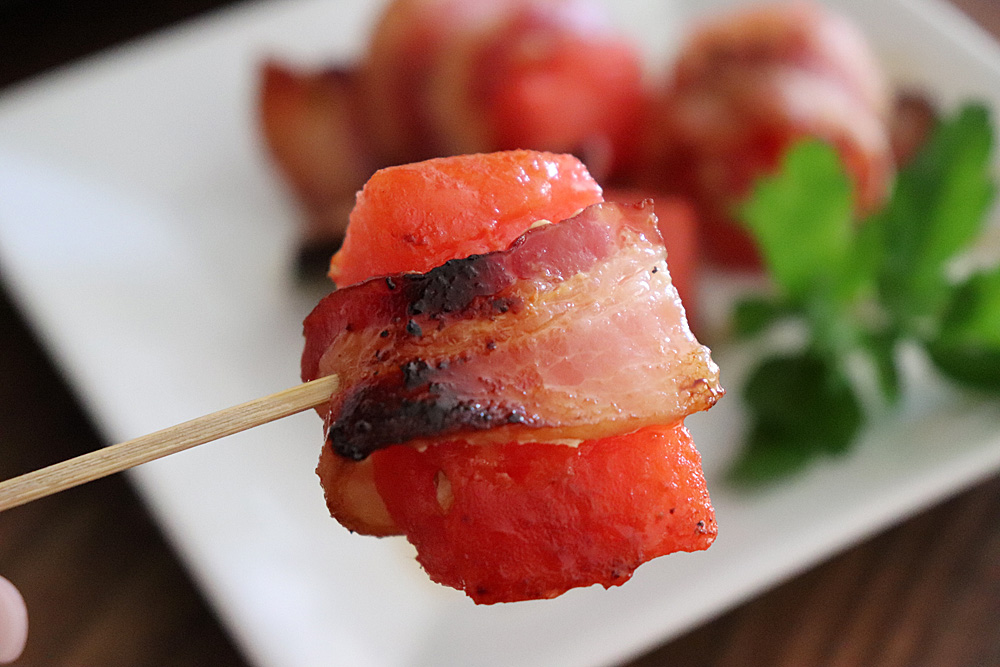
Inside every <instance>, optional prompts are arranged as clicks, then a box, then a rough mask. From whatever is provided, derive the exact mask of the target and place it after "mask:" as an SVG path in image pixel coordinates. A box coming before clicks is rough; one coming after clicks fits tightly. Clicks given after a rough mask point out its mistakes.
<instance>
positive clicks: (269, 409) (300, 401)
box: [0, 375, 340, 512]
mask: <svg viewBox="0 0 1000 667" xmlns="http://www.w3.org/2000/svg"><path fill="white" fill-rule="evenodd" d="M339 384H340V383H339V381H338V378H337V376H336V375H328V376H326V377H322V378H319V379H318V380H313V381H312V382H306V383H305V384H300V385H298V386H296V387H292V388H291V389H285V390H284V391H279V392H278V393H276V394H271V395H270V396H264V397H263V398H257V399H254V400H252V401H247V402H246V403H241V404H240V405H235V406H233V407H230V408H226V409H224V410H219V411H218V412H213V413H212V414H209V415H204V416H202V417H197V418H196V419H192V420H190V421H186V422H184V423H182V424H177V425H176V426H171V427H169V428H165V429H163V430H161V431H156V432H155V433H150V434H148V435H143V436H140V437H138V438H135V439H133V440H128V441H126V442H121V443H118V444H117V445H111V446H110V447H104V448H102V449H98V450H95V451H92V452H88V453H86V454H82V455H80V456H77V457H75V458H72V459H68V460H66V461H62V462H60V463H56V464H53V465H50V466H48V467H46V468H42V469H40V470H35V471H34V472H29V473H26V474H24V475H20V476H19V477H14V478H11V479H8V480H6V481H4V482H0V512H2V511H3V510H7V509H11V508H12V507H17V506H18V505H24V504H25V503H29V502H31V501H32V500H38V499H39V498H44V497H45V496H48V495H52V494H53V493H58V492H59V491H65V490H66V489H69V488H72V487H74V486H78V485H80V484H84V483H86V482H91V481H93V480H95V479H100V478H101V477H105V476H106V475H111V474H113V473H116V472H121V471H122V470H125V469H127V468H131V467H133V466H137V465H139V464H140V463H146V462H148V461H153V460H154V459H158V458H161V457H163V456H167V455H168V454H175V453H177V452H181V451H184V450H185V449H188V448H190V447H194V446H195V445H202V444H205V443H206V442H211V441H213V440H218V439H219V438H223V437H225V436H227V435H232V434H234V433H239V432H240V431H245V430H247V429H250V428H253V427H255V426H260V425H262V424H266V423H268V422H272V421H275V420H276V419H281V418H282V417H288V416H291V415H294V414H296V413H299V412H303V411H305V410H308V409H309V408H313V407H316V406H318V405H322V404H323V403H325V402H326V401H328V400H330V396H331V395H333V393H334V392H336V391H337V389H338V387H339Z"/></svg>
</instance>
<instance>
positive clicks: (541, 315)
mask: <svg viewBox="0 0 1000 667" xmlns="http://www.w3.org/2000/svg"><path fill="white" fill-rule="evenodd" d="M332 267H333V268H332V272H331V273H332V275H333V277H334V278H335V279H336V280H338V282H339V284H342V285H348V286H346V287H341V288H340V289H338V290H336V291H334V292H333V293H331V294H330V295H329V296H327V297H326V298H325V299H323V300H322V301H321V302H320V303H319V304H318V305H317V307H316V308H315V310H314V311H313V312H312V313H311V314H310V315H309V316H308V318H307V319H306V321H305V325H304V330H305V339H306V342H305V350H304V353H303V357H302V377H303V380H306V381H308V380H312V379H315V378H318V377H321V376H325V375H330V374H336V375H338V376H339V377H340V380H341V390H340V391H338V392H337V393H336V394H335V396H334V397H332V398H331V400H330V402H329V404H328V405H326V406H324V407H323V408H322V409H321V410H320V412H321V414H322V416H323V418H324V421H325V425H326V443H325V445H324V447H323V451H322V455H321V457H320V463H319V468H318V473H319V476H320V479H321V483H322V485H323V488H324V490H325V494H326V500H327V504H328V506H329V509H330V511H331V513H332V515H333V516H334V517H335V518H336V519H337V520H338V521H340V522H341V523H342V524H343V525H344V526H346V527H347V528H349V529H350V530H352V531H356V532H360V533H364V534H370V535H379V536H385V535H397V534H403V535H406V537H407V539H409V541H410V542H411V543H413V545H414V546H415V547H416V549H417V559H418V560H419V562H420V563H421V565H422V566H423V567H424V569H425V570H426V571H427V573H428V574H429V575H430V577H431V578H432V579H433V580H435V581H437V582H439V583H442V584H445V585H448V586H452V587H455V588H458V589H461V590H464V591H465V592H466V593H467V594H468V595H469V596H470V597H471V598H472V599H473V600H474V601H476V602H478V603H495V602H509V601H516V600H527V599H537V598H548V597H554V596H556V595H559V594H561V593H563V592H565V591H567V590H569V589H570V588H573V587H578V586H589V585H592V584H602V585H604V586H606V587H608V586H612V585H619V584H621V583H623V582H625V581H626V580H627V579H628V578H629V577H630V576H631V575H632V572H633V571H634V570H635V568H636V567H638V566H639V565H641V564H642V563H644V562H646V561H648V560H650V559H652V558H655V557H657V556H661V555H664V554H668V553H672V552H675V551H695V550H700V549H705V548H707V547H708V546H709V545H710V544H711V543H712V541H713V539H714V537H715V534H716V523H715V518H714V513H713V509H712V505H711V501H710V499H709V496H708V493H707V490H706V487H705V480H704V477H703V475H702V471H701V464H700V457H699V455H698V452H697V451H696V450H695V448H694V445H693V443H692V441H691V437H690V434H689V433H688V431H687V430H686V429H685V427H684V425H683V420H684V418H685V417H686V416H687V415H689V414H691V413H693V412H695V411H698V410H705V409H707V408H709V407H711V406H712V405H713V404H714V403H715V402H716V401H717V400H718V398H719V397H720V396H721V395H722V393H723V390H722V388H721V387H720V385H719V382H718V368H717V367H716V365H715V364H714V363H713V362H712V360H711V358H710V356H709V351H708V349H707V348H705V347H704V346H702V345H700V344H699V343H698V341H697V340H695V338H694V336H693V335H692V334H691V332H690V330H689V329H688V325H687V321H686V318H685V314H684V309H683V306H682V305H681V302H680V299H679V298H678V296H677V292H676V290H675V288H674V286H673V284H672V282H671V278H670V273H669V271H668V270H667V264H666V252H665V250H664V246H663V242H662V239H661V237H660V234H659V231H658V230H657V224H656V216H655V214H654V213H653V210H652V205H651V203H650V202H645V203H640V204H637V205H622V204H614V203H608V202H603V201H602V197H601V191H600V188H599V187H598V186H597V184H596V183H595V182H594V181H593V179H592V178H590V176H589V174H588V173H587V172H586V170H585V168H584V167H583V166H582V164H581V163H580V162H579V161H578V160H576V159H575V158H573V157H571V156H567V155H553V154H548V153H540V152H533V151H511V152H502V153H492V154H478V155H466V156H458V157H451V158H439V159H434V160H429V161H426V162H422V163H418V164H412V165H406V166H400V167H391V168H388V169H384V170H382V171H379V172H377V173H376V174H375V175H374V176H373V177H372V179H371V181H369V183H368V184H367V185H366V186H365V188H364V189H363V190H362V191H361V192H360V193H359V195H358V200H357V206H356V207H355V209H354V211H353V213H352V215H351V226H350V227H349V229H348V239H347V242H346V243H345V245H344V247H343V248H342V250H341V251H340V252H339V253H338V254H337V255H336V256H335V258H334V261H333V264H332Z"/></svg>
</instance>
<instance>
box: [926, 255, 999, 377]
mask: <svg viewBox="0 0 1000 667" xmlns="http://www.w3.org/2000/svg"><path fill="white" fill-rule="evenodd" d="M927 350H928V352H929V353H930V356H931V359H932V360H933V361H934V363H935V365H936V366H937V367H938V368H939V369H940V370H941V371H942V372H943V373H944V374H945V375H948V376H949V377H951V378H952V379H954V380H957V381H959V382H961V383H963V384H966V385H969V386H971V387H975V388H978V389H984V390H988V391H994V392H996V391H1000V267H995V268H993V269H992V270H989V271H983V272H980V273H976V274H973V275H972V276H971V277H970V278H969V279H967V280H966V281H965V282H964V283H963V284H961V285H959V286H958V288H957V289H956V290H955V291H954V293H953V296H952V299H951V302H950V303H949V306H948V308H947V309H946V311H945V314H944V316H943V318H942V322H941V327H940V330H939V332H938V335H937V337H935V338H934V339H932V340H930V341H928V342H927Z"/></svg>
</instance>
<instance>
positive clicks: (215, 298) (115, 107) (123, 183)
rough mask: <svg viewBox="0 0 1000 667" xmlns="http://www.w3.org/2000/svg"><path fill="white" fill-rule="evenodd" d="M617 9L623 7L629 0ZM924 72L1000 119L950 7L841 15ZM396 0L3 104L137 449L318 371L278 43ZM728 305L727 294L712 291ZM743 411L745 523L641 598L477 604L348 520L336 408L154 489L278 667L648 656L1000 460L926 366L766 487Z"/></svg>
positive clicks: (205, 450)
mask: <svg viewBox="0 0 1000 667" xmlns="http://www.w3.org/2000/svg"><path fill="white" fill-rule="evenodd" d="M609 2H611V0H609ZM732 4H735V3H734V2H721V1H716V2H709V3H705V2H696V1H695V0H690V1H689V2H680V1H678V2H675V3H674V4H669V3H664V2H654V1H653V0H630V1H629V2H616V3H615V7H616V11H617V14H616V15H617V16H618V17H620V21H621V23H622V26H623V28H624V29H625V30H628V31H630V32H631V33H632V34H634V35H635V37H636V39H637V40H639V41H640V43H641V44H642V45H643V46H644V48H645V49H646V50H647V52H648V54H649V56H650V58H659V59H661V60H662V59H663V58H664V56H665V55H666V54H668V53H669V52H670V50H671V48H672V46H673V45H674V44H675V39H676V38H677V36H678V35H680V34H683V32H684V25H685V23H686V22H687V21H689V20H690V19H691V18H692V16H694V15H696V14H704V13H709V12H711V11H714V10H716V9H718V8H721V7H725V6H728V5H732ZM831 4H833V5H835V6H836V7H838V8H840V9H842V10H843V11H844V12H846V13H848V14H849V15H851V16H853V17H854V18H855V19H857V21H858V22H859V24H860V25H861V26H862V27H863V29H864V30H865V31H866V32H867V34H868V35H869V37H870V38H871V40H872V41H873V42H874V44H875V46H876V47H877V50H878V51H879V53H880V55H881V56H882V57H883V59H884V62H885V64H886V66H887V67H888V69H889V71H890V72H891V74H892V75H893V76H894V77H895V79H896V80H897V81H899V82H901V83H905V84H909V85H915V86H919V87H922V88H924V89H926V90H929V91H932V92H933V93H934V94H935V95H936V96H937V97H938V98H939V100H940V101H941V102H942V103H943V104H945V105H948V106H950V105H954V104H956V103H958V102H959V101H961V100H963V99H966V98H978V99H982V100H985V101H986V102H987V103H988V104H990V105H991V106H992V107H993V108H998V109H1000V104H998V95H1000V51H998V49H997V48H996V46H995V45H994V43H993V42H992V41H991V40H990V38H988V37H987V36H986V35H985V34H984V33H982V32H981V31H980V30H979V29H978V28H976V27H975V26H974V25H973V24H972V23H971V22H969V21H968V20H966V19H964V18H963V17H961V16H960V15H958V14H957V13H956V12H955V11H953V10H951V9H950V8H948V7H944V6H940V5H937V4H932V3H931V2H928V1H920V0H909V1H908V0H882V1H880V2H870V1H869V0H839V1H838V2H831ZM378 10H379V6H377V5H375V4H372V3H368V2H364V1H363V0H340V1H339V2H330V1H328V0H289V1H281V2H278V1H274V2H263V3H257V4H249V5H244V6H239V7H236V8H235V9H232V10H228V11H224V12H221V13H218V14H216V15H213V16H210V17H208V18H206V19H203V20H200V21H198V22H195V23H191V24H187V25H184V26H181V27H179V28H176V29H172V30H169V31H167V32H165V33H162V34H159V35H155V36H153V37H151V38H148V39H143V40H140V41H137V42H134V43H131V44H128V45H126V46H124V47H121V48H118V49H115V50H113V51H110V52H107V53H104V54H101V55H99V56H98V57H95V58H92V59H89V60H87V61H84V62H81V63H78V64H76V65H73V66H71V67H67V68H62V69H60V70H58V71H56V72H53V73H51V74H49V75H47V76H45V77H44V78H41V79H38V80H35V81H31V82H28V83H26V84H24V85H21V86H17V87H14V88H13V89H10V90H9V91H7V93H6V94H5V95H4V96H3V97H2V98H0V261H2V263H3V265H2V268H3V273H4V276H5V278H6V279H7V280H8V282H9V285H10V287H11V289H12V291H13V292H14V294H15V295H16V296H17V298H18V299H19V300H20V302H21V304H22V306H23V307H24V308H25V310H26V312H27V314H28V316H29V317H30V319H31V321H32V323H33V324H34V326H35V328H36V330H37V332H38V333H39V335H40V336H41V338H42V339H43V341H44V343H45V344H46V345H47V346H48V348H49V350H50V351H51V352H52V354H53V355H54V357H55V358H56V360H57V362H58V363H59V364H60V365H61V367H62V369H63V370H64V372H65V373H66V376H67V377H68V379H69V380H70V382H71V383H72V385H73V386H74V387H75V389H76V391H77V392H78V394H79V396H80V398H81V400H83V401H84V403H85V404H86V406H87V407H88V408H89V410H90V412H91V414H92V415H93V417H94V419H95V420H96V422H97V424H98V426H99V427H100V428H101V429H102V430H103V432H104V433H105V434H106V435H107V437H108V439H109V440H111V441H120V440H125V439H128V438H131V437H134V436H137V435H140V434H142V433H146V432H149V431H153V430H156V429H159V428H162V427H164V426H168V425H170V424H173V423H176V422H180V421H183V420H186V419H189V418H191V417H193V416H196V415H199V414H203V413H206V412H210V411H212V410H216V409H219V408H222V407H225V406H227V405H231V404H235V403H239V402H242V401H244V400H247V399H250V398H253V397H256V396H259V395H264V394H268V393H271V392H273V391H277V390H279V389H283V388H285V387H287V386H291V385H293V384H295V383H296V382H297V369H298V356H299V353H300V350H301V338H300V331H301V329H300V323H301V320H302V318H303V316H304V315H305V314H306V313H307V312H308V311H309V309H310V308H311V307H312V305H313V304H314V303H315V301H316V299H317V297H318V294H315V293H306V292H304V291H303V290H302V289H301V288H300V287H298V286H297V285H296V284H295V282H294V280H293V279H292V277H291V275H292V273H291V266H290V262H291V257H292V254H293V250H294V245H295V240H296V231H295V230H296V225H295V213H294V210H293V207H292V205H291V203H290V201H289V200H288V198H287V197H286V195H285V193H284V192H283V190H282V189H281V187H280V186H279V184H278V183H277V181H276V179H275V177H274V174H273V173H272V171H271V169H270V168H269V165H268V163H267V162H266V160H265V159H264V157H263V153H262V151H261V149H260V146H259V145H258V139H257V135H256V128H255V124H254V106H253V105H254V94H255V83H256V68H257V65H258V63H259V62H260V61H261V59H262V57H263V56H264V55H266V54H268V53H275V54H280V55H283V56H287V57H294V58H297V59H300V60H302V61H304V62H321V61H326V60H331V59H341V60H345V61H346V60H349V59H352V58H354V57H356V56H357V54H358V53H359V52H360V49H361V48H362V47H363V43H364V40H365V37H366V35H367V31H368V28H369V26H370V24H371V21H372V20H373V19H374V17H375V16H376V14H377V12H378ZM708 298H709V299H712V298H713V297H712V296H709V297H708ZM717 359H718V361H719V362H720V365H721V366H722V368H723V372H724V380H725V382H726V384H727V386H728V387H729V388H730V390H732V391H731V395H730V397H729V398H727V399H726V400H725V401H723V402H722V403H721V404H720V405H719V407H717V408H716V409H715V410H713V411H712V413H710V414H708V415H698V416H697V417H696V418H693V419H692V420H690V422H689V423H690V424H691V426H692V430H693V431H694V433H695V437H696V441H697V442H698V444H699V448H700V449H701V451H702V452H703V455H704V459H705V469H706V474H707V476H708V479H709V483H710V488H711V490H712V495H713V500H714V501H715V504H716V508H717V511H718V520H719V526H720V535H719V538H718V541H717V542H716V544H715V545H714V546H713V547H712V548H711V549H710V550H709V551H708V552H705V553H699V554H682V555H676V556H671V557H667V558H661V559H658V560H656V561H654V562H652V563H649V564H647V565H644V566H643V567H642V568H640V569H639V571H638V572H637V573H636V575H635V577H634V578H633V580H632V581H630V582H629V583H628V584H626V585H625V586H623V587H621V588H617V589H614V590H610V591H605V590H603V589H600V588H590V589H585V590H575V591H571V592H570V593H568V594H566V595H564V596H562V597H560V598H558V599H556V600H551V601H544V602H528V603H518V604H513V605H499V606H493V607H476V606H474V605H473V604H472V603H471V602H470V601H468V600H467V599H466V598H465V597H464V595H462V594H461V593H458V592H455V591H452V590H449V589H445V588H443V587H439V586H436V585H434V584H432V583H430V582H429V581H428V580H427V578H426V576H425V575H424V574H423V573H422V572H421V571H420V569H419V567H418V566H417V564H416V562H415V561H414V560H413V552H412V551H411V549H410V548H409V547H408V545H407V544H406V543H405V542H404V541H403V540H401V539H388V540H377V539H372V538H364V537H358V536H352V535H350V534H348V533H347V532H346V531H344V530H342V529H341V528H340V527H339V526H337V525H336V523H335V522H334V521H333V520H332V519H330V518H329V517H328V516H327V515H326V510H325V507H324V503H323V499H322V493H321V490H320V488H319V485H318V483H317V481H316V477H315V475H314V473H313V469H314V467H315V462H316V458H317V455H318V451H319V448H320V445H321V427H320V423H319V420H318V419H317V417H316V416H315V415H314V414H311V413H309V414H304V415H299V416H296V417H293V418H290V419H286V420H283V421H282V422H280V423H275V424H271V425H269V426H265V427H261V428H258V429H255V430H254V431H252V432H249V433H244V434H241V435H239V436H235V437H232V438H229V439H227V440H224V441H220V442H217V443H214V444H212V445H207V446H204V447H200V448H197V449H195V450H191V451H188V452H185V453H182V454H178V455H174V456H171V457H168V458H167V459H165V460H161V461H157V462H155V463H151V464H148V465H145V466H142V467H141V468H138V469H136V470H134V471H133V472H132V473H131V475H132V479H133V481H134V482H135V483H136V485H137V486H138V488H139V490H140V491H141V493H142V495H143V496H144V498H145V499H146V500H147V501H148V502H149V504H150V506H151V507H152V510H153V512H154V514H155V515H156V516H157V517H158V519H159V520H160V521H161V523H162V525H163V527H164V529H165V531H166V532H167V534H168V535H169V537H170V538H171V539H172V541H173V544H174V545H175V546H176V547H177V549H178V551H179V552H180V554H181V555H182V557H183V558H184V560H185V561H186V562H187V563H188V564H189V566H190V567H191V570H192V571H193V572H194V574H195V575H196V577H197V579H198V581H199V582H200V584H201V585H202V586H203V587H204V589H205V590H206V592H207V595H208V597H209V599H210V600H211V601H212V603H213V604H214V606H215V608H216V610H217V611H218V612H219V614H220V615H221V616H222V618H223V619H224V621H225V623H226V624H227V625H228V627H229V629H230V630H231V631H232V633H233V635H234V636H235V638H236V639H237V640H238V642H239V643H240V644H241V645H242V647H243V648H244V649H245V650H246V653H247V655H248V656H249V657H250V658H251V659H252V660H253V661H255V662H256V663H257V664H259V665H261V666H262V667H264V666H266V667H279V666H281V667H313V666H315V665H319V664H342V665H356V666H365V665H378V666H395V665H442V664H456V665H457V664H461V665H511V664H518V665H526V666H530V665H540V666H541V665H545V666H553V665H573V666H576V667H580V666H584V665H599V664H607V663H613V662H616V661H620V660H624V659H627V658H628V657H630V656H633V655H635V654H636V653H638V652H640V651H643V650H645V649H648V648H650V647H651V646H653V645H655V644H657V643H659V642H662V641H664V640H666V639H668V638H669V637H671V636H673V635H675V634H677V633H679V632H681V631H683V630H685V629H687V628H689V627H691V626H692V625H694V624H695V623H697V622H700V621H703V620H705V619H707V618H708V617H709V616H711V615H713V614H716V613H718V612H720V611H722V610H723V609H725V608H727V607H729V606H731V605H734V604H736V603H738V602H740V601H741V600H743V599H745V598H746V597H748V596H750V595H752V594H754V593H757V592H759V591H760V590H762V589H763V588H765V587H767V586H769V585H772V584H774V583H775V582H776V581H778V580H780V579H782V578H785V577H788V576H790V575H792V574H794V573H796V572H798V571H800V570H801V569H803V568H805V567H807V566H809V565H811V564H813V563H815V562H816V561H817V560H819V559H821V558H823V557H825V556H828V555H830V554H831V553H833V552H834V551H836V550H838V549H841V548H843V547H845V546H847V545H849V544H850V543H852V542H854V541H856V540H858V539H860V538H862V537H863V536H865V535H867V534H869V533H871V532H872V531H875V530H877V529H879V528H882V527H884V526H886V525H887V524H888V523H890V522H893V521H896V520H899V519H900V518H901V517H903V516H905V515H907V514H909V513H911V512H913V511H915V510H917V509H919V508H922V507H925V506H926V505H928V504H930V503H932V502H934V501H936V500H939V499H941V498H942V497H943V496H945V495H947V494H949V493H952V492H954V491H956V490H958V489H960V488H962V487H964V486H966V485H968V484H971V483H972V482H974V481H976V480H978V479H980V478H983V477H985V476H987V475H989V474H991V473H992V472H993V471H995V470H997V468H998V467H1000V411H998V410H996V407H995V406H992V405H987V404H984V403H980V402H976V401H975V400H973V399H971V398H969V397H964V396H961V395H959V394H956V393H952V392H950V391H949V390H947V389H946V388H945V387H943V386H941V385H939V384H938V383H936V382H934V381H933V380H932V379H931V378H930V376H929V375H927V374H922V373H921V372H920V371H919V369H918V370H916V371H914V373H915V377H916V378H917V386H916V388H915V390H914V391H913V392H912V394H911V396H910V397H909V400H908V402H907V403H906V404H905V405H904V406H903V409H902V410H901V411H900V412H899V413H896V414H894V415H892V416H891V418H889V417H888V416H887V417H885V418H883V419H882V420H880V421H877V422H876V423H874V424H873V425H872V426H871V427H870V428H869V429H868V430H867V431H866V433H865V435H864V438H863V439H862V441H861V442H860V443H859V446H858V447H857V449H856V451H855V452H854V453H853V454H852V455H851V456H849V457H847V458H845V459H843V460H837V461H827V462H823V463H821V464H819V465H816V466H814V467H812V468H811V469H810V470H809V471H807V472H806V473H805V474H803V475H800V476H798V477H796V478H794V479H793V480H790V481H789V482H787V483H783V484H780V485H777V486H774V487H772V488H770V489H767V490H766V491H763V492H759V493H755V494H741V493H738V492H737V491H735V490H733V489H730V488H727V487H726V486H725V484H724V483H722V481H721V477H722V475H721V473H722V471H723V470H724V469H725V466H726V464H727V462H728V461H729V460H730V458H731V456H732V455H733V453H734V451H735V447H736V444H737V441H738V437H739V433H740V429H741V425H742V420H741V414H740V406H739V401H738V398H737V397H736V395H737V394H738V393H739V392H738V384H739V379H738V378H739V376H740V369H741V367H742V366H744V365H745V363H746V361H747V358H746V355H745V354H743V353H741V352H739V351H737V350H728V349H725V348H724V347H720V348H719V349H718V350H717Z"/></svg>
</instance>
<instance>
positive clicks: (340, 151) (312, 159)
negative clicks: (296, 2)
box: [259, 60, 377, 275]
mask: <svg viewBox="0 0 1000 667" xmlns="http://www.w3.org/2000/svg"><path fill="white" fill-rule="evenodd" d="M357 88H358V85H357V75H356V74H355V73H354V72H353V71H352V70H349V69H343V68H327V69H322V70H317V71H305V70H301V69H299V68H296V67H293V66H290V65H286V64H283V63H280V62H278V61H274V60H271V61H268V62H266V63H265V64H264V66H263V67H262V68H261V83H260V91H259V95H260V109H259V111H260V124H261V132H262V135H263V138H264V141H265V143H266V146H267V149H268V151H269V153H270V154H271V156H272V157H273V159H274V161H275V163H276V164H277V166H278V168H279V170H280V172H281V175H282V177H283V178H284V180H285V183H286V185H287V186H288V187H290V188H291V189H292V190H293V191H294V192H295V195H296V199H297V201H298V203H299V204H300V205H301V206H302V207H303V209H304V216H303V223H304V229H303V234H302V237H303V238H302V249H301V253H302V256H301V257H300V269H303V270H306V271H309V267H308V266H302V264H301V262H302V261H306V262H310V263H311V264H319V265H320V266H321V269H320V270H319V271H318V272H317V271H311V273H318V274H319V275H323V274H324V273H325V272H326V269H327V267H328V265H329V261H330V255H332V254H333V253H334V252H336V250H337V248H338V247H339V246H340V244H341V242H342V241H343V239H344V234H345V231H346V229H347V221H348V215H349V214H350V212H351V207H352V206H353V205H354V193H355V192H357V191H358V190H360V189H361V187H362V186H363V185H364V184H365V181H367V180H368V177H369V176H371V174H372V172H373V171H374V170H375V169H376V167H377V165H376V163H375V162H374V159H373V157H372V155H371V148H370V146H369V145H368V142H367V140H366V138H365V136H366V132H365V129H364V123H363V120H362V118H363V113H362V111H361V109H360V107H359V101H358V93H357Z"/></svg>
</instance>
